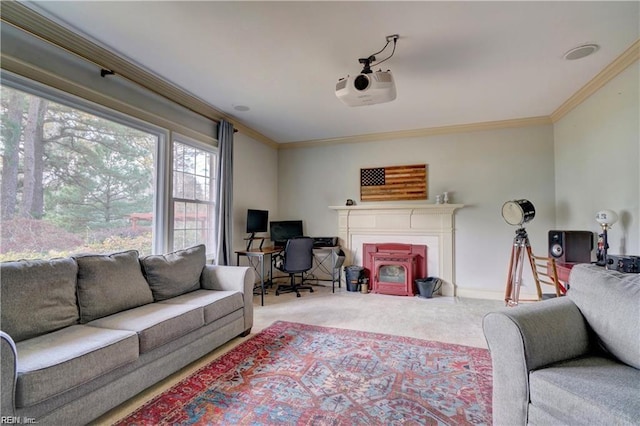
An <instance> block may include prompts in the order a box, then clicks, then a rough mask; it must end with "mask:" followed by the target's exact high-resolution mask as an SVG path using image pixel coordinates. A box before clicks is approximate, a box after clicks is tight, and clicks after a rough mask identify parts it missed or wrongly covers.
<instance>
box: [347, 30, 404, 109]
mask: <svg viewBox="0 0 640 426" xmlns="http://www.w3.org/2000/svg"><path fill="white" fill-rule="evenodd" d="M398 38H399V36H398V35H397V34H394V35H390V36H387V44H386V45H385V46H384V47H383V48H382V50H380V51H379V52H376V53H374V54H372V55H370V56H369V57H367V58H360V59H358V62H360V63H361V64H364V68H363V69H362V71H361V72H360V74H358V75H355V76H351V75H348V76H346V77H344V78H341V79H339V80H338V83H336V96H337V97H338V99H340V100H341V101H342V102H344V103H345V104H346V105H348V106H353V107H355V106H363V105H374V104H381V103H384V102H391V101H392V100H394V99H395V98H396V84H395V81H394V80H393V74H391V71H389V70H387V71H382V70H378V71H371V67H372V66H376V65H379V64H381V63H382V62H384V61H386V60H387V59H389V58H391V57H392V56H393V54H394V53H395V51H396V42H397V41H398ZM392 41H393V51H392V52H391V55H389V56H388V57H386V58H385V59H383V60H381V61H379V62H377V63H375V64H373V63H372V62H373V61H375V60H376V57H375V55H377V54H379V53H381V52H383V51H384V50H385V49H386V48H387V46H389V43H391V42H392Z"/></svg>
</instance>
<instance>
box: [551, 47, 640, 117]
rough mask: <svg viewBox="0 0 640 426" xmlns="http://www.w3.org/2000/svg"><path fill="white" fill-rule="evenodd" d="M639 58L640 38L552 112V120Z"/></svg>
mask: <svg viewBox="0 0 640 426" xmlns="http://www.w3.org/2000/svg"><path fill="white" fill-rule="evenodd" d="M638 59H640V39H638V40H636V41H635V43H633V44H632V45H631V46H630V47H629V48H628V49H627V50H625V51H624V52H623V53H622V54H621V55H620V56H618V57H617V58H616V59H615V60H614V61H613V62H611V63H610V64H609V65H607V66H606V67H605V68H604V69H603V70H602V71H600V72H599V73H598V75H596V76H595V77H594V78H592V79H591V81H589V82H588V83H587V84H585V85H584V86H582V88H581V89H580V90H578V91H577V92H576V93H574V94H573V95H572V96H571V97H570V98H569V99H567V100H566V101H565V102H564V103H563V104H562V105H560V106H559V107H558V108H557V109H556V110H555V111H554V112H553V113H551V121H552V122H553V123H555V122H557V121H558V120H560V119H561V118H562V117H564V116H565V115H567V114H568V113H569V112H571V111H572V110H573V109H574V108H576V107H577V106H578V105H580V104H581V103H582V102H584V101H585V100H586V99H587V98H588V97H589V96H591V95H593V94H594V93H595V92H597V91H598V90H600V89H601V88H602V87H603V86H604V85H605V84H607V83H608V82H610V81H611V80H613V79H614V78H615V77H616V76H617V75H618V74H620V73H621V72H622V71H624V70H625V69H627V68H628V67H629V66H630V65H631V64H633V63H635V62H636V61H637V60H638Z"/></svg>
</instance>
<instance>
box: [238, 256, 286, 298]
mask: <svg viewBox="0 0 640 426" xmlns="http://www.w3.org/2000/svg"><path fill="white" fill-rule="evenodd" d="M281 251H282V248H279V247H264V248H257V249H250V250H238V251H236V264H237V265H240V256H245V257H246V258H247V259H248V260H249V263H250V264H251V267H253V269H254V270H255V271H256V273H257V274H258V275H259V276H260V304H261V305H262V306H264V282H265V279H264V276H265V271H264V257H265V256H269V279H273V262H272V261H271V260H272V259H271V257H272V256H273V254H275V253H280V252H281ZM252 258H256V259H258V264H257V265H254V264H253V262H252V261H251V259H252ZM258 268H260V269H259V270H258Z"/></svg>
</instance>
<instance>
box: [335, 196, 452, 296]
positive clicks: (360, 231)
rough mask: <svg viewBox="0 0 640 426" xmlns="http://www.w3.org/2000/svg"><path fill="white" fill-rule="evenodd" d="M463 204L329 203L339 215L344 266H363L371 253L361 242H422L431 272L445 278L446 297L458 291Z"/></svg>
mask: <svg viewBox="0 0 640 426" xmlns="http://www.w3.org/2000/svg"><path fill="white" fill-rule="evenodd" d="M462 207H464V205H462V204H426V203H411V204H409V203H407V204H398V203H384V204H368V203H366V204H362V205H352V206H329V208H330V209H332V210H335V211H336V212H337V214H338V218H337V219H338V238H339V241H340V245H341V246H342V249H343V250H344V251H345V253H346V258H345V265H360V266H364V263H365V262H367V261H368V260H367V257H368V256H365V254H364V252H363V250H362V244H366V243H404V244H423V245H426V246H427V247H428V250H429V257H428V259H427V265H428V269H429V275H431V276H434V277H438V278H440V279H441V280H442V290H441V294H442V295H443V296H455V294H456V286H455V256H454V254H455V252H454V247H453V243H454V232H455V221H454V212H455V211H456V210H458V209H460V208H462ZM424 276H426V275H423V276H422V277H424ZM418 278H421V276H420V274H419V275H418Z"/></svg>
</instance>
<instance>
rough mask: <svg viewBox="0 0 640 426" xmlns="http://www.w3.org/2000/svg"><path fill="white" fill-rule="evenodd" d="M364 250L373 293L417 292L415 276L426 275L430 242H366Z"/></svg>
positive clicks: (412, 294)
mask: <svg viewBox="0 0 640 426" xmlns="http://www.w3.org/2000/svg"><path fill="white" fill-rule="evenodd" d="M362 252H363V254H364V259H363V260H364V268H365V270H367V272H368V274H369V277H370V282H371V291H372V292H373V293H380V294H390V295H396V296H414V295H415V294H416V293H417V289H416V286H415V280H416V279H417V278H425V277H426V275H427V246H424V245H416V244H401V243H379V244H363V245H362Z"/></svg>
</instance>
